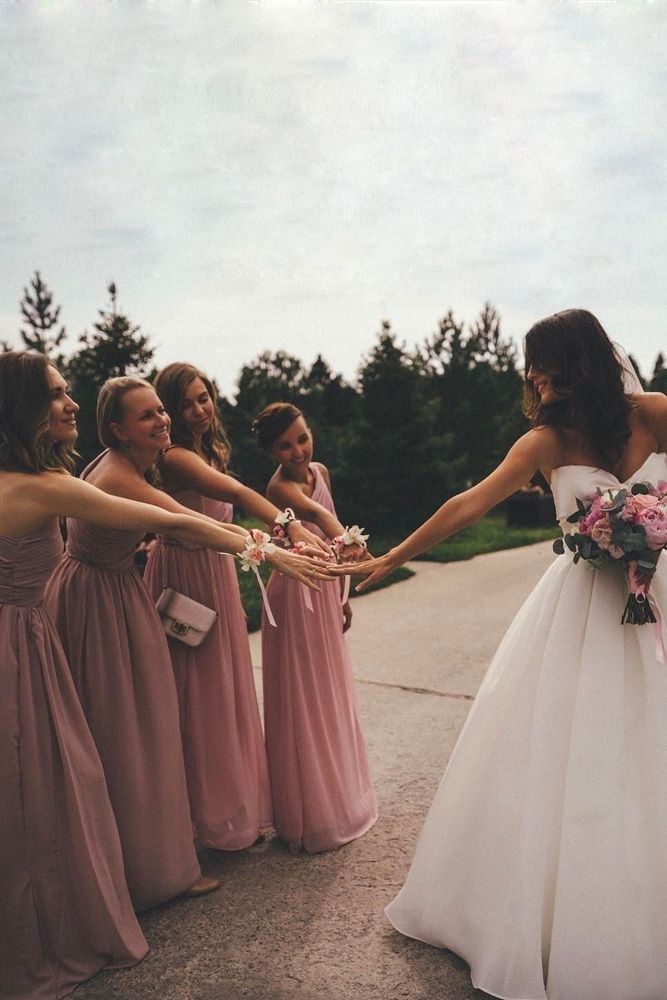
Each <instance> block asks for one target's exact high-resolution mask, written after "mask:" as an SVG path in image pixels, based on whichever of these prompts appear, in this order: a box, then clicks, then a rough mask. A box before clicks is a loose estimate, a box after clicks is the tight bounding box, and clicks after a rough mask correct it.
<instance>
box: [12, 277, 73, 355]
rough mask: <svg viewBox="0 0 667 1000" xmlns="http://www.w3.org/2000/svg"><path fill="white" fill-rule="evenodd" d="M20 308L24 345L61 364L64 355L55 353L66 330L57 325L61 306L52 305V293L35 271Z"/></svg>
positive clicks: (24, 290)
mask: <svg viewBox="0 0 667 1000" xmlns="http://www.w3.org/2000/svg"><path fill="white" fill-rule="evenodd" d="M19 307H20V309H21V316H22V317H23V319H22V325H21V329H20V331H19V332H20V334H21V339H22V340H23V344H24V346H25V347H26V348H27V349H28V350H31V351H39V352H40V353H41V354H48V355H49V357H50V358H51V360H52V361H53V362H54V363H55V364H57V365H60V364H62V361H63V355H62V353H58V348H59V347H60V345H61V344H62V342H63V340H64V339H65V337H66V336H67V333H66V330H65V327H64V326H62V325H60V326H59V325H58V321H59V319H60V306H59V305H58V306H57V305H54V303H53V292H51V290H50V289H49V287H48V285H47V284H46V282H45V281H44V280H43V279H42V276H41V274H40V273H39V271H35V273H34V275H33V277H32V278H31V280H30V286H29V287H28V288H24V289H23V298H22V299H21V301H20V303H19Z"/></svg>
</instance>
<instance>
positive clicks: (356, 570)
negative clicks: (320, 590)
mask: <svg viewBox="0 0 667 1000" xmlns="http://www.w3.org/2000/svg"><path fill="white" fill-rule="evenodd" d="M397 566H400V563H399V562H398V561H397V560H396V558H395V557H394V556H393V555H392V553H391V552H386V553H385V554H384V555H383V556H378V557H377V558H376V559H363V560H362V561H361V562H349V563H339V564H338V565H337V566H334V567H332V570H331V572H332V574H334V575H335V576H365V577H366V579H365V580H362V581H361V583H358V584H357V585H356V587H355V588H354V589H355V590H356V591H358V593H360V594H361V593H363V591H364V590H368V588H369V587H372V586H373V585H374V584H376V583H379V582H380V580H384V578H385V576H388V575H389V574H390V573H391V572H392V570H394V569H396V567H397Z"/></svg>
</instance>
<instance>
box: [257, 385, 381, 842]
mask: <svg viewBox="0 0 667 1000" xmlns="http://www.w3.org/2000/svg"><path fill="white" fill-rule="evenodd" d="M254 427H255V430H256V433H257V437H258V441H259V444H260V446H261V447H262V448H264V449H265V450H266V451H268V452H269V453H270V455H271V456H272V457H273V458H274V459H275V460H276V461H277V462H279V463H280V466H279V468H278V469H277V471H276V472H275V474H274V475H273V477H272V479H271V481H270V483H269V486H268V489H267V495H268V496H269V498H270V499H271V500H273V502H274V503H275V504H277V505H279V506H286V507H290V508H291V509H292V510H293V511H294V512H295V513H296V514H297V515H298V516H301V517H302V518H303V519H304V521H305V523H306V524H307V526H308V527H309V528H310V529H311V530H312V531H313V532H317V533H318V534H319V536H320V537H321V538H323V539H328V540H331V539H333V538H335V537H336V536H337V535H340V534H342V532H343V530H344V529H343V526H342V524H341V523H340V521H339V520H338V517H337V516H336V511H335V508H334V504H333V500H332V497H331V484H330V482H329V473H328V471H327V469H326V467H325V466H324V465H321V464H319V463H317V462H313V461H312V455H313V439H312V435H311V433H310V430H309V429H308V426H307V424H306V422H305V420H304V418H303V415H302V413H301V411H300V410H298V409H297V408H296V407H295V406H292V405H291V404H290V403H272V404H271V405H270V406H267V407H266V409H265V410H263V411H262V412H261V413H260V415H259V416H258V418H257V420H256V421H255V424H254ZM349 554H350V555H353V553H349ZM360 554H361V553H360V552H357V553H356V555H357V556H358V555H360ZM268 593H269V600H270V604H271V608H272V610H273V612H274V615H275V618H276V621H277V623H278V628H272V627H271V626H270V625H269V624H268V623H267V622H266V620H265V619H264V620H263V622H262V670H263V678H264V727H265V731H266V747H267V754H268V760H269V772H270V775H271V794H272V796H273V815H274V824H275V828H276V832H277V833H278V836H279V837H281V838H282V839H283V840H284V841H285V842H286V843H287V845H288V846H289V849H290V850H291V851H292V852H295V853H296V852H297V851H298V850H300V849H301V848H303V849H304V850H306V851H308V852H309V853H311V854H312V853H316V852H318V851H328V850H331V849H332V848H336V847H340V846H341V845H342V844H346V843H348V842H349V841H351V840H355V839H356V838H357V837H360V836H361V835H362V834H364V833H366V831H367V830H369V829H370V827H371V826H373V824H374V823H375V821H376V819H377V805H376V801H375V795H374V792H373V787H372V784H371V779H370V774H369V769H368V761H367V758H366V748H365V745H364V738H363V736H362V733H361V728H360V726H359V719H358V713H357V698H356V692H355V687H354V677H353V675H352V664H351V662H350V654H349V651H348V648H347V642H346V640H345V636H344V632H346V631H347V630H348V628H349V627H350V624H351V620H352V613H351V610H350V606H349V602H348V603H345V605H344V606H343V607H341V589H340V584H338V585H336V584H334V583H324V584H322V585H321V586H320V589H319V592H318V593H315V594H313V595H312V606H313V611H312V612H311V611H310V610H309V609H308V608H307V606H306V601H305V599H304V598H305V594H304V591H303V590H302V588H301V587H300V586H299V585H298V584H297V585H296V586H292V582H291V581H289V580H285V579H283V578H281V577H279V576H278V575H277V574H275V573H274V574H272V576H271V579H270V581H269V586H268Z"/></svg>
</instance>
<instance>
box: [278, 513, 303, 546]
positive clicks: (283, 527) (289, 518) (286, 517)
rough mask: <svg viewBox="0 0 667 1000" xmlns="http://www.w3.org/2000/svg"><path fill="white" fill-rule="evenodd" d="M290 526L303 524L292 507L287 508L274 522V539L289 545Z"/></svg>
mask: <svg viewBox="0 0 667 1000" xmlns="http://www.w3.org/2000/svg"><path fill="white" fill-rule="evenodd" d="M290 524H301V521H300V520H299V519H298V517H297V516H296V514H295V513H294V511H293V510H292V508H291V507H285V510H284V511H283V512H282V514H278V516H277V518H276V519H275V521H274V522H273V530H272V532H271V534H272V535H273V537H274V539H275V540H276V541H279V542H283V543H284V544H289V535H288V532H287V529H288V527H289V525H290Z"/></svg>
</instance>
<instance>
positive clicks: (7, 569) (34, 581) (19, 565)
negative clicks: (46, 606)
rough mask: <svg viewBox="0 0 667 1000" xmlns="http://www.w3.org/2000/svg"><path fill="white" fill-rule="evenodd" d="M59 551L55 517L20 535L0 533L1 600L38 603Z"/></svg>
mask: <svg viewBox="0 0 667 1000" xmlns="http://www.w3.org/2000/svg"><path fill="white" fill-rule="evenodd" d="M62 551H63V540H62V537H61V535H60V529H59V527H58V522H57V520H56V519H55V518H54V519H53V520H52V521H49V522H48V523H47V524H45V525H44V527H43V528H41V529H40V530H39V531H36V532H34V533H33V534H31V535H25V536H24V537H23V538H10V537H9V536H8V535H0V604H10V605H15V606H17V607H28V608H30V607H35V606H36V605H38V604H41V603H42V599H43V597H44V588H45V587H46V583H47V581H48V579H49V577H50V575H51V573H52V572H53V570H54V568H55V566H56V565H57V564H58V560H59V559H60V557H61V555H62Z"/></svg>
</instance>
